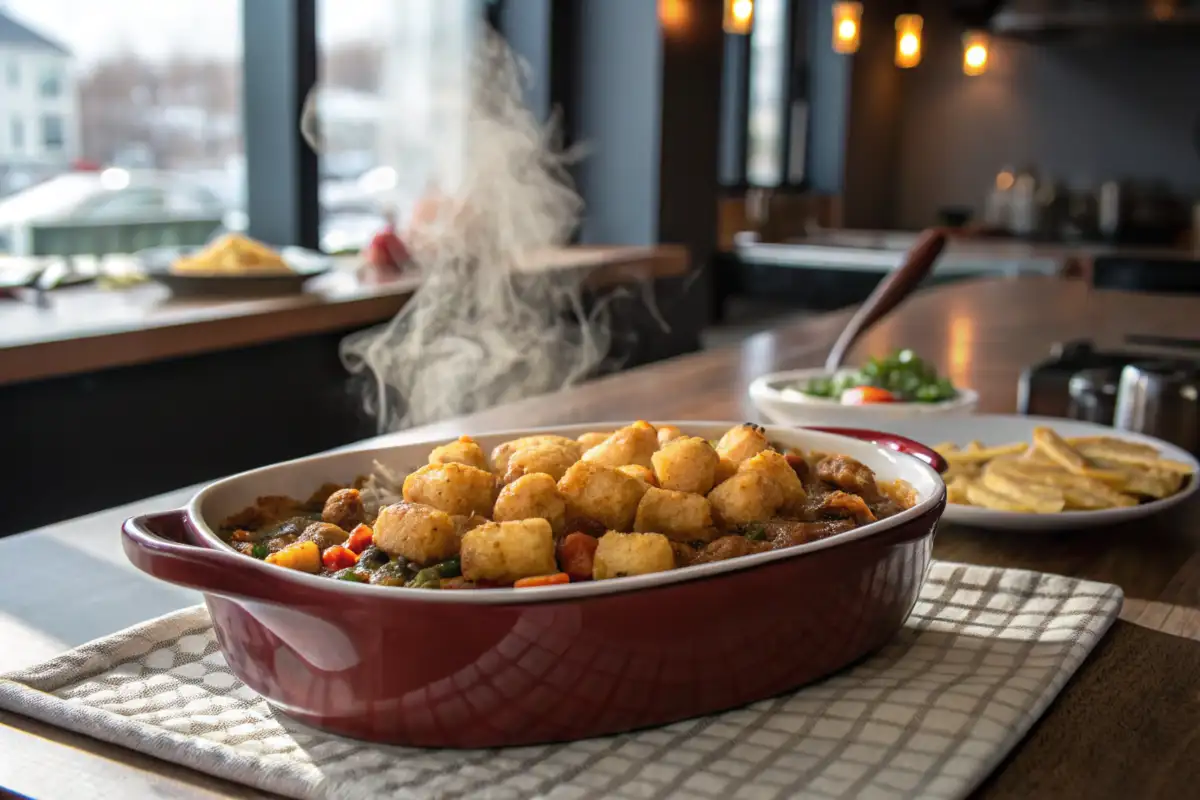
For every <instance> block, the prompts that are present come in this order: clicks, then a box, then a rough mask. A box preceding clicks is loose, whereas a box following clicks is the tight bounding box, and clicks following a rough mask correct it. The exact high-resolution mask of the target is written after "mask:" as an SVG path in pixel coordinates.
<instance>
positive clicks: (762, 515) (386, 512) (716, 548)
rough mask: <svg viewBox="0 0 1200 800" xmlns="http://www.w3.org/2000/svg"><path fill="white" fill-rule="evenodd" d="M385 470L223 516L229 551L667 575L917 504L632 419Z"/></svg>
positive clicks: (466, 568)
mask: <svg viewBox="0 0 1200 800" xmlns="http://www.w3.org/2000/svg"><path fill="white" fill-rule="evenodd" d="M391 481H392V476H389V475H383V476H378V475H377V476H372V477H370V478H362V479H359V480H358V481H356V482H355V485H354V486H350V487H340V486H333V485H328V486H323V487H321V489H319V490H318V491H317V492H316V493H315V494H313V496H312V497H310V498H309V499H308V500H307V501H301V500H296V499H293V498H290V497H260V498H259V499H258V501H257V502H256V503H255V505H254V506H252V507H250V508H247V509H244V510H243V511H241V512H239V513H237V514H235V515H234V516H232V517H230V518H229V519H228V520H226V521H225V522H224V524H223V525H222V528H221V536H222V538H223V539H224V540H225V541H226V542H228V543H229V545H230V546H232V547H233V548H234V549H236V550H237V551H238V552H240V553H243V554H245V555H247V556H251V557H253V558H258V559H263V560H265V561H267V562H268V563H271V564H275V565H277V566H281V567H285V568H288V569H294V570H299V571H301V572H307V573H310V574H314V575H325V576H328V577H331V578H335V579H337V580H345V581H354V582H358V583H372V584H377V585H381V586H404V587H408V588H423V589H481V588H490V587H509V586H511V587H515V588H518V589H520V588H527V587H537V586H553V585H556V584H564V583H569V582H575V581H587V580H607V579H611V578H622V577H626V576H630V575H644V574H648V573H653V572H664V571H666V570H670V569H676V568H679V567H686V566H690V565H693V564H705V563H709V562H713V561H722V560H724V559H728V558H736V557H738V556H743V555H749V554H752V553H761V552H765V551H768V550H777V549H780V548H784V547H791V546H793V545H798V544H804V543H807V542H812V541H816V540H818V539H822V538H825V537H827V536H832V535H834V534H837V533H843V532H845V531H848V530H851V529H853V528H856V527H858V526H859V525H865V524H867V523H870V522H874V521H875V520H877V519H882V518H884V517H888V516H891V515H893V514H896V513H898V512H899V511H901V510H902V509H904V508H907V507H909V506H911V505H912V504H913V502H914V501H915V495H914V493H913V490H912V489H911V487H909V486H908V485H907V484H905V483H903V482H902V481H896V482H893V483H887V484H880V483H879V482H877V481H876V479H875V474H874V473H873V472H872V471H871V470H870V469H869V468H868V467H866V466H865V465H863V464H861V463H859V462H858V461H855V460H854V459H852V458H849V457H847V456H843V455H825V454H822V453H800V452H798V451H783V450H781V449H780V448H778V447H776V446H774V445H772V443H771V442H769V441H768V440H767V437H766V434H765V432H764V431H763V429H762V428H761V427H759V426H757V425H752V424H750V423H747V424H745V425H738V426H736V427H734V428H731V429H730V430H729V431H728V432H726V433H725V435H724V436H722V437H721V439H720V441H717V442H710V441H707V440H705V439H701V438H697V437H693V436H687V435H685V434H684V433H683V432H682V431H680V430H679V429H678V428H675V427H673V426H662V427H659V428H655V427H654V426H653V425H651V424H650V423H648V422H636V423H634V424H632V425H629V426H627V427H624V428H621V429H619V430H616V431H608V432H597V433H589V434H585V435H584V436H581V437H579V439H568V438H566V437H563V436H553V435H539V436H527V437H524V438H521V439H515V440H513V441H510V442H505V443H503V444H501V445H499V446H498V447H496V448H495V449H494V450H493V451H492V453H491V456H490V458H489V457H487V456H486V455H485V454H484V452H483V450H482V449H481V448H480V446H479V445H478V444H477V443H476V442H475V441H474V440H473V439H471V438H470V437H467V436H463V437H460V438H459V439H458V440H456V441H454V442H450V443H449V444H445V445H442V446H440V447H436V448H434V450H433V451H432V452H431V453H430V455H429V463H428V464H426V465H424V466H422V467H420V468H418V469H416V470H414V471H413V472H412V473H410V474H409V475H408V476H407V477H404V478H403V479H402V481H396V483H398V484H399V485H391Z"/></svg>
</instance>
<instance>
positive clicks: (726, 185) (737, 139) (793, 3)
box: [721, 0, 814, 193]
mask: <svg viewBox="0 0 1200 800" xmlns="http://www.w3.org/2000/svg"><path fill="white" fill-rule="evenodd" d="M784 6H785V7H784V20H783V27H784V31H785V32H784V53H783V62H784V70H785V71H784V75H783V84H784V86H783V91H782V92H781V97H780V108H779V112H780V114H779V119H780V127H781V130H780V136H779V145H778V147H779V150H780V152H779V157H780V165H781V170H780V172H781V179H780V182H779V183H778V184H777V185H774V186H758V185H756V184H751V183H750V181H749V178H748V166H749V164H748V159H749V155H750V154H749V139H750V134H749V126H750V113H751V102H750V91H751V87H750V80H751V75H752V74H753V59H754V53H753V47H752V45H751V37H752V36H753V35H754V34H753V31H751V33H750V34H748V35H736V34H729V33H727V34H725V50H724V54H725V63H724V67H723V72H724V80H723V84H722V91H721V186H722V188H723V189H725V190H726V191H733V192H735V193H736V192H744V191H746V190H749V189H760V188H762V189H769V190H771V191H785V192H786V191H807V190H808V189H809V188H810V181H809V174H808V172H809V171H808V168H807V167H808V161H809V150H810V144H809V133H810V131H811V127H812V122H811V114H809V115H806V118H805V128H806V129H805V132H804V142H805V148H804V151H803V152H804V161H805V163H804V164H802V165H799V166H800V167H801V170H800V173H801V177H800V179H799V180H795V179H794V178H793V176H794V175H795V173H796V169H795V168H794V167H795V165H793V164H792V149H793V148H792V145H793V142H792V139H793V130H792V127H793V114H794V109H795V107H796V104H797V103H798V102H806V103H811V99H812V98H811V87H810V84H809V78H808V76H809V48H808V38H809V35H810V32H811V29H812V19H811V18H812V11H813V8H812V7H813V6H814V4H812V3H809V2H807V0H785V3H784Z"/></svg>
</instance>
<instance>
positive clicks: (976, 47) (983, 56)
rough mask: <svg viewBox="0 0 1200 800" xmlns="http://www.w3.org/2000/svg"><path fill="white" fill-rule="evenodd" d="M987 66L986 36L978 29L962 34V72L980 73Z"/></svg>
mask: <svg viewBox="0 0 1200 800" xmlns="http://www.w3.org/2000/svg"><path fill="white" fill-rule="evenodd" d="M987 68H988V37H987V34H984V33H979V32H978V31H969V32H967V33H966V34H965V35H964V36H963V73H964V74H966V75H982V74H983V73H985V72H987Z"/></svg>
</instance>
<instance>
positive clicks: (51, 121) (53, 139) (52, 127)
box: [42, 114, 63, 151]
mask: <svg viewBox="0 0 1200 800" xmlns="http://www.w3.org/2000/svg"><path fill="white" fill-rule="evenodd" d="M42 148H43V149H45V150H54V151H57V150H62V149H63V121H62V117H60V116H58V115H57V114H45V115H43V116H42Z"/></svg>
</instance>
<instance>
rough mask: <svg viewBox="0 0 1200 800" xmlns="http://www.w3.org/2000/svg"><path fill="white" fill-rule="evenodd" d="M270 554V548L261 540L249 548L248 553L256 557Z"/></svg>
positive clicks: (262, 557)
mask: <svg viewBox="0 0 1200 800" xmlns="http://www.w3.org/2000/svg"><path fill="white" fill-rule="evenodd" d="M270 554H271V549H270V548H269V547H267V546H266V545H265V544H263V543H262V542H258V543H257V544H255V545H254V546H253V547H251V548H250V555H252V556H254V557H255V558H257V559H264V558H266V557H267V556H269V555H270Z"/></svg>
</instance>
